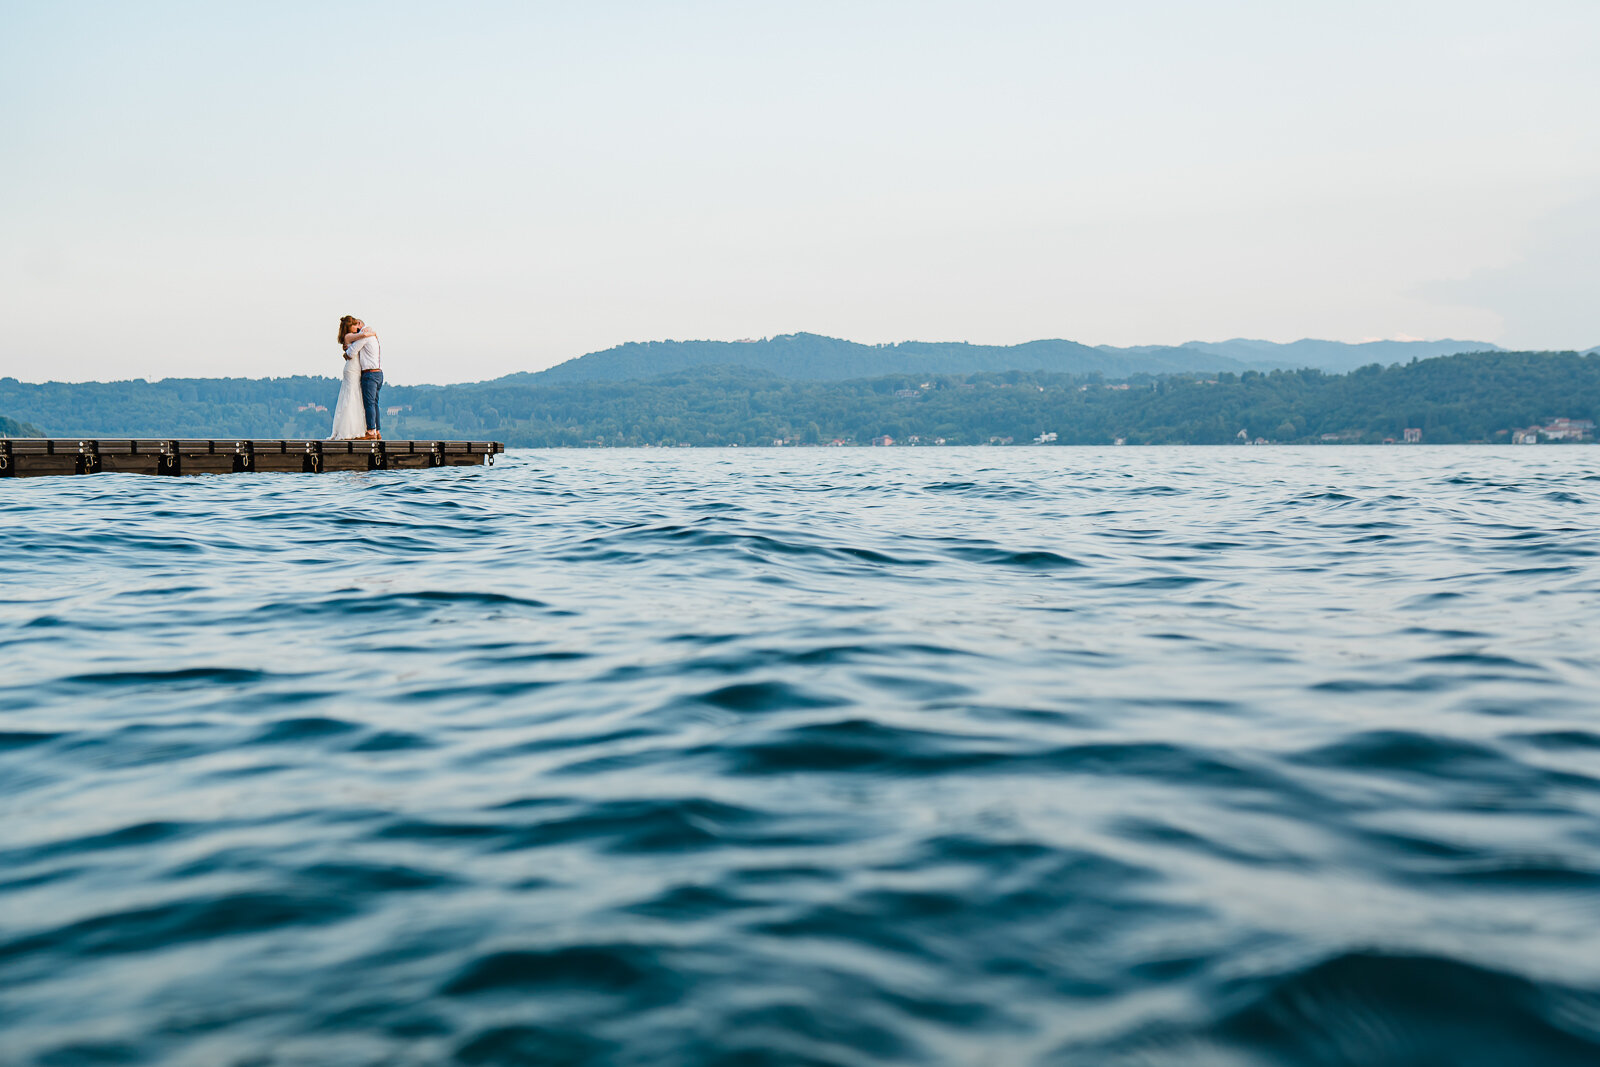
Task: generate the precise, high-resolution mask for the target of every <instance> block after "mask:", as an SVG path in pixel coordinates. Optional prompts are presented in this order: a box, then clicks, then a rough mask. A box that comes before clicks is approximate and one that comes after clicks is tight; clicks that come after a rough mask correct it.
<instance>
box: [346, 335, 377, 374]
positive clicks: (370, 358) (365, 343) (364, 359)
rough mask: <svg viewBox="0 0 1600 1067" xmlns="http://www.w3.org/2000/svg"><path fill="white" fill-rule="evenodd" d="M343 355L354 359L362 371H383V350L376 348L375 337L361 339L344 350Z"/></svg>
mask: <svg viewBox="0 0 1600 1067" xmlns="http://www.w3.org/2000/svg"><path fill="white" fill-rule="evenodd" d="M345 353H346V354H347V355H350V356H353V357H355V359H356V360H357V362H358V363H359V364H360V366H361V369H362V370H382V369H383V349H381V348H379V347H378V339H377V338H376V337H363V338H362V339H361V340H359V341H357V342H355V343H354V344H352V345H351V346H350V347H349V348H347V349H345Z"/></svg>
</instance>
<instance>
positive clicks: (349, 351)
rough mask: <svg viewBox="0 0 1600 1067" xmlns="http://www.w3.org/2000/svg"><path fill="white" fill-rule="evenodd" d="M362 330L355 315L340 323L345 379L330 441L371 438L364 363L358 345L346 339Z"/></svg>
mask: <svg viewBox="0 0 1600 1067" xmlns="http://www.w3.org/2000/svg"><path fill="white" fill-rule="evenodd" d="M360 330H361V322H360V320H359V319H357V318H356V317H355V316H354V315H346V316H345V317H344V318H342V319H340V320H339V343H340V344H341V345H343V346H344V380H343V381H342V382H340V383H339V402H338V403H337V404H335V405H334V408H333V432H332V433H331V434H329V435H328V440H330V441H349V440H354V439H357V438H361V437H365V436H367V413H366V410H365V408H363V407H362V404H361V361H360V360H358V359H356V358H355V356H354V354H353V350H354V348H355V345H354V344H353V343H351V342H349V341H347V340H346V338H348V337H349V336H350V335H351V334H353V333H358V332H360Z"/></svg>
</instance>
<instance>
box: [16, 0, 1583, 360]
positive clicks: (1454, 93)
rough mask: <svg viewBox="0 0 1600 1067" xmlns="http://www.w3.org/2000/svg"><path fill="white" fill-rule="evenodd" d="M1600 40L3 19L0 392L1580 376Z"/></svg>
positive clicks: (293, 14)
mask: <svg viewBox="0 0 1600 1067" xmlns="http://www.w3.org/2000/svg"><path fill="white" fill-rule="evenodd" d="M1597 54H1600V2H1597V0H1526V2H1523V3H1519V4H1511V3H1506V2H1504V0H1492V2H1479V0H1440V2H1432V0H1427V2H1406V0H1382V2H1374V3H1367V2H1362V0H1340V2H1337V3H1284V2H1282V0H1264V2H1243V0H1240V2H1215V3H1204V4H1200V3H1194V2H1192V0H1182V2H1142V3H1141V2H1137V0H1132V2H1123V3H1119V4H1106V3H1104V2H1101V0H1096V2H1094V3H1074V2H1067V0H1049V2H1006V0H985V2H982V3H976V2H974V3H938V2H929V0H918V2H907V3H898V2H881V3H879V2H872V0H851V2H848V3H832V2H818V0H810V2H807V3H792V2H791V3H781V4H779V3H771V4H768V3H756V2H750V0H743V2H737V3H692V2H668V0H656V2H652V3H642V2H641V3H634V2H591V3H584V4H576V3H568V4H548V3H534V2H521V3H517V2H507V3H471V2H459V0H458V2H454V3H451V4H407V3H396V2H383V3H346V4H340V3H330V2H328V0H318V2H316V3H306V4H300V3H285V2H275V3H260V4H255V5H245V4H218V3H215V2H214V0H208V2H205V3H193V4H177V3H140V4H127V3H65V2H63V3H48V2H45V0H27V2H21V3H19V2H15V0H0V375H13V376H16V377H19V378H23V379H26V380H41V379H45V378H55V379H64V380H76V379H88V378H130V377H147V378H156V377H163V376H171V375H233V376H253V377H254V376H266V375H281V374H292V373H327V374H334V373H337V371H338V369H339V363H340V360H339V351H338V348H337V346H336V344H335V343H334V340H333V333H334V330H335V326H336V320H337V318H338V316H339V315H341V314H344V313H346V312H349V313H353V314H358V315H362V316H365V317H366V318H367V319H368V320H369V321H370V322H372V323H373V324H374V325H375V326H376V327H377V328H378V329H379V331H380V333H381V335H382V336H383V339H384V353H385V360H386V363H387V364H388V369H389V377H390V378H391V380H396V381H401V382H418V381H461V380H468V379H475V378H485V377H491V376H495V375H499V374H504V373H507V372H510V371H514V370H535V369H539V368H541V367H545V366H549V365H550V364H553V363H556V362H560V361H561V360H563V359H567V358H570V357H572V356H576V355H580V354H582V353H584V352H587V351H592V350H595V349H599V348H605V347H608V346H610V345H613V344H617V343H620V342H623V341H630V340H650V339H662V338H680V339H682V338H723V339H733V338H739V337H752V336H754V337H759V336H766V335H772V334H779V333H788V332H792V331H796V330H809V331H814V332H818V333H826V334H831V335H834V336H841V337H847V338H851V339H854V340H858V341H865V342H880V341H896V340H907V339H916V340H970V341H982V342H991V343H1012V342H1018V341H1025V340H1029V339H1033V338H1039V337H1066V338H1071V339H1073V340H1078V341H1084V342H1086V343H1090V344H1158V343H1179V342H1182V341H1186V340H1194V339H1202V340H1220V339H1223V338H1228V337H1235V336H1248V337H1261V338H1267V339H1269V340H1279V341H1288V340H1294V339H1296V338H1300V337H1307V336H1312V337H1326V338H1333V339H1338V340H1347V341H1359V340H1363V339H1366V338H1372V337H1397V336H1416V337H1458V338H1471V339H1476V340H1486V341H1495V342H1498V343H1500V344H1504V345H1510V346H1519V347H1560V348H1570V347H1588V346H1591V345H1595V344H1597V343H1600V299H1597V297H1600V292H1597V289H1600V284H1597V283H1600V61H1597V60H1596V56H1597Z"/></svg>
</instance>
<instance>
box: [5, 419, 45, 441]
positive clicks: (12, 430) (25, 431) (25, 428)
mask: <svg viewBox="0 0 1600 1067" xmlns="http://www.w3.org/2000/svg"><path fill="white" fill-rule="evenodd" d="M40 436H42V434H41V433H40V432H39V428H38V427H37V426H29V425H28V424H27V423H25V422H18V421H17V420H16V419H8V418H6V417H5V416H4V415H0V437H40Z"/></svg>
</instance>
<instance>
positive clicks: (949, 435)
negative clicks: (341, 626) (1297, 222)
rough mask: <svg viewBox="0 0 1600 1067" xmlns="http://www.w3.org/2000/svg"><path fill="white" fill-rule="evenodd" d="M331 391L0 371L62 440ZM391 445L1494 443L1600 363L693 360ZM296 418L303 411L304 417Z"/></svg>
mask: <svg viewBox="0 0 1600 1067" xmlns="http://www.w3.org/2000/svg"><path fill="white" fill-rule="evenodd" d="M337 392H338V383H337V382H336V381H334V380H333V379H322V378H271V379H259V380H247V379H239V378H232V379H171V380H167V381H161V382H144V381H135V382H113V383H87V384H59V383H55V384H49V385H29V384H24V383H19V382H17V381H16V380H15V379H10V378H7V379H0V411H8V412H10V413H11V414H12V415H13V416H14V417H20V418H21V419H24V420H26V421H27V422H30V423H33V424H35V425H37V426H39V427H42V428H43V429H44V430H45V431H46V432H48V433H50V434H52V435H58V436H72V435H79V434H83V435H97V436H141V437H145V436H148V437H156V436H171V437H208V436H209V437H225V436H250V437H320V436H323V435H325V434H326V433H327V431H328V427H329V425H330V424H331V413H329V412H328V411H317V410H315V407H314V406H310V407H308V405H316V404H321V405H324V406H331V405H332V403H333V399H334V397H335V396H336V395H337ZM383 401H384V405H385V407H386V408H388V407H395V408H399V409H401V410H399V411H398V412H396V413H395V414H393V415H386V416H385V422H384V427H385V431H386V433H387V435H388V436H390V437H406V436H414V437H421V438H449V437H465V438H477V439H483V438H485V437H493V438H495V439H498V440H501V441H504V442H506V443H507V444H509V445H513V446H583V445H594V444H604V445H608V446H610V445H644V444H650V445H677V444H690V445H726V444H739V445H746V446H749V445H770V444H771V443H772V442H773V441H774V440H784V439H787V440H789V441H791V442H793V443H808V444H816V443H826V442H829V441H833V440H835V439H839V440H844V441H849V442H853V443H860V444H865V443H867V442H869V441H870V440H871V439H872V438H874V437H878V436H880V435H884V434H887V435H889V436H891V437H894V438H896V439H897V440H900V441H905V440H906V439H908V438H910V437H913V436H915V437H919V438H921V439H922V441H923V442H924V443H931V442H932V441H934V440H936V439H939V438H943V439H944V440H945V442H946V443H948V444H985V443H988V442H990V441H991V439H996V440H999V441H1004V440H1005V439H1007V438H1010V439H1011V440H1012V441H1013V442H1014V443H1016V444H1023V443H1026V442H1028V441H1030V440H1032V439H1033V438H1034V437H1036V436H1038V435H1040V434H1046V433H1054V434H1055V435H1056V442H1057V443H1060V444H1109V443H1111V442H1112V441H1113V440H1115V439H1116V438H1124V439H1126V440H1127V442H1128V443H1130V444H1143V443H1149V444H1183V443H1190V444H1215V443H1223V442H1228V441H1232V440H1235V439H1236V437H1237V436H1238V433H1239V431H1240V430H1244V431H1246V433H1247V436H1249V437H1251V438H1255V437H1262V438H1266V439H1269V440H1273V441H1281V442H1318V441H1322V440H1323V439H1324V437H1325V436H1328V437H1331V438H1333V439H1337V440H1341V441H1350V442H1374V441H1382V440H1383V439H1384V438H1386V437H1399V436H1400V435H1401V432H1402V431H1403V430H1404V429H1405V428H1406V427H1417V428H1420V429H1421V430H1422V431H1423V434H1424V440H1425V441H1427V442H1432V443H1449V442H1468V441H1484V442H1495V441H1505V440H1507V439H1508V437H1509V431H1510V430H1512V429H1513V428H1517V427H1522V426H1527V425H1529V424H1531V423H1535V422H1543V421H1545V420H1548V419H1551V418H1554V417H1559V416H1567V417H1570V418H1585V419H1597V418H1600V356H1596V355H1589V356H1580V355H1578V354H1577V353H1572V352H1567V353H1548V352H1494V353H1478V354H1470V355H1460V356H1446V357H1440V358H1437V359H1427V360H1418V361H1415V362H1412V363H1408V364H1396V365H1394V366H1390V367H1387V368H1385V367H1379V366H1377V365H1373V366H1369V367H1363V368H1361V369H1359V370H1356V371H1353V372H1351V373H1349V374H1343V375H1334V374H1324V373H1322V372H1320V371H1315V370H1301V371H1273V372H1269V373H1260V372H1257V371H1246V372H1244V373H1243V374H1234V373H1231V372H1223V373H1220V374H1173V375H1162V376H1151V375H1135V376H1132V377H1130V378H1128V379H1125V380H1121V381H1115V380H1112V379H1109V378H1106V377H1102V376H1099V375H1064V374H1051V373H1046V372H1042V371H1027V370H1007V371H1004V372H1000V373H986V374H963V375H921V374H919V375H906V374H901V375H885V376H880V377H875V378H869V379H859V380H855V381H846V382H828V381H815V380H794V379H785V378H780V377H777V376H775V375H771V374H763V373H758V372H753V371H749V370H741V369H737V368H728V367H721V368H699V369H695V370H688V371H682V372H679V373H674V374H667V375H663V376H660V377H658V378H654V379H650V380H647V381H624V382H573V383H546V382H544V381H543V380H542V379H538V378H524V377H514V378H504V379H499V380H496V381H492V382H480V383H476V384H471V385H453V386H391V387H386V388H385V389H384V392H383ZM301 409H304V410H301Z"/></svg>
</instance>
